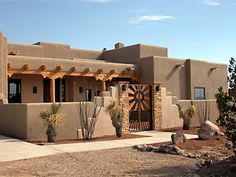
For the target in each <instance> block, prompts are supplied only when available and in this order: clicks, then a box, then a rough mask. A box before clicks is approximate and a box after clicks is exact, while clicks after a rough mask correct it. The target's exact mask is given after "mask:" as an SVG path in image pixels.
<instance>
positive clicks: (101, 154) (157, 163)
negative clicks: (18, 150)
mask: <svg viewBox="0 0 236 177" xmlns="http://www.w3.org/2000/svg"><path fill="white" fill-rule="evenodd" d="M197 162H199V159H189V158H186V157H183V156H175V155H168V154H158V153H153V152H139V151H137V150H134V149H133V148H119V149H110V150H101V151H92V152H82V153H68V154H61V155H54V156H48V157H41V158H34V159H28V160H20V161H14V162H3V163H0V176H1V177H14V176H16V177H29V176H47V177H49V176H63V177H65V176H91V177H94V176H102V177H105V176H109V177H110V176H157V177H159V176H161V177H165V176H170V177H172V176H189V175H190V172H191V171H192V170H193V169H195V167H196V165H195V164H196V163H197ZM190 176H191V175H190Z"/></svg>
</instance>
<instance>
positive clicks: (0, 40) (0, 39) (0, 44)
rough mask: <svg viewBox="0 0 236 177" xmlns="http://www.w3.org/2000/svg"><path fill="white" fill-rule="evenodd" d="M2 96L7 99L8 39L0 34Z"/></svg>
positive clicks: (0, 90) (0, 86)
mask: <svg viewBox="0 0 236 177" xmlns="http://www.w3.org/2000/svg"><path fill="white" fill-rule="evenodd" d="M0 94H2V95H3V96H4V98H5V99H6V98H7V37H6V36H5V35H3V33H0Z"/></svg>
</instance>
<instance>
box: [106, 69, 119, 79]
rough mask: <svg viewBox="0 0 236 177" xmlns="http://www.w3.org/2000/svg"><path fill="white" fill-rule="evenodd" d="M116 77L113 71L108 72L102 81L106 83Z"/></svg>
mask: <svg viewBox="0 0 236 177" xmlns="http://www.w3.org/2000/svg"><path fill="white" fill-rule="evenodd" d="M115 76H117V72H116V70H115V69H112V70H110V72H109V73H108V74H107V75H106V76H105V78H104V79H103V81H107V80H112V79H113V77H115Z"/></svg>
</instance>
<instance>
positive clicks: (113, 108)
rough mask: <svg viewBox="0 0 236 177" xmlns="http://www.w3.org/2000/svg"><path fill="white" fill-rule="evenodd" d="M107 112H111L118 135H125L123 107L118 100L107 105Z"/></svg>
mask: <svg viewBox="0 0 236 177" xmlns="http://www.w3.org/2000/svg"><path fill="white" fill-rule="evenodd" d="M106 112H107V113H109V114H110V117H111V121H112V125H113V127H115V129H116V136H118V137H121V136H123V131H122V127H123V124H122V121H123V117H124V114H123V109H122V107H121V105H120V104H119V102H118V101H111V103H110V104H109V105H107V107H106Z"/></svg>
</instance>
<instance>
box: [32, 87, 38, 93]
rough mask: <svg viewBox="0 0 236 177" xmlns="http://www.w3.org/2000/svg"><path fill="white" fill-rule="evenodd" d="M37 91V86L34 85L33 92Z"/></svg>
mask: <svg viewBox="0 0 236 177" xmlns="http://www.w3.org/2000/svg"><path fill="white" fill-rule="evenodd" d="M37 92H38V88H37V87H36V86H34V87H33V94H36V93H37Z"/></svg>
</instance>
